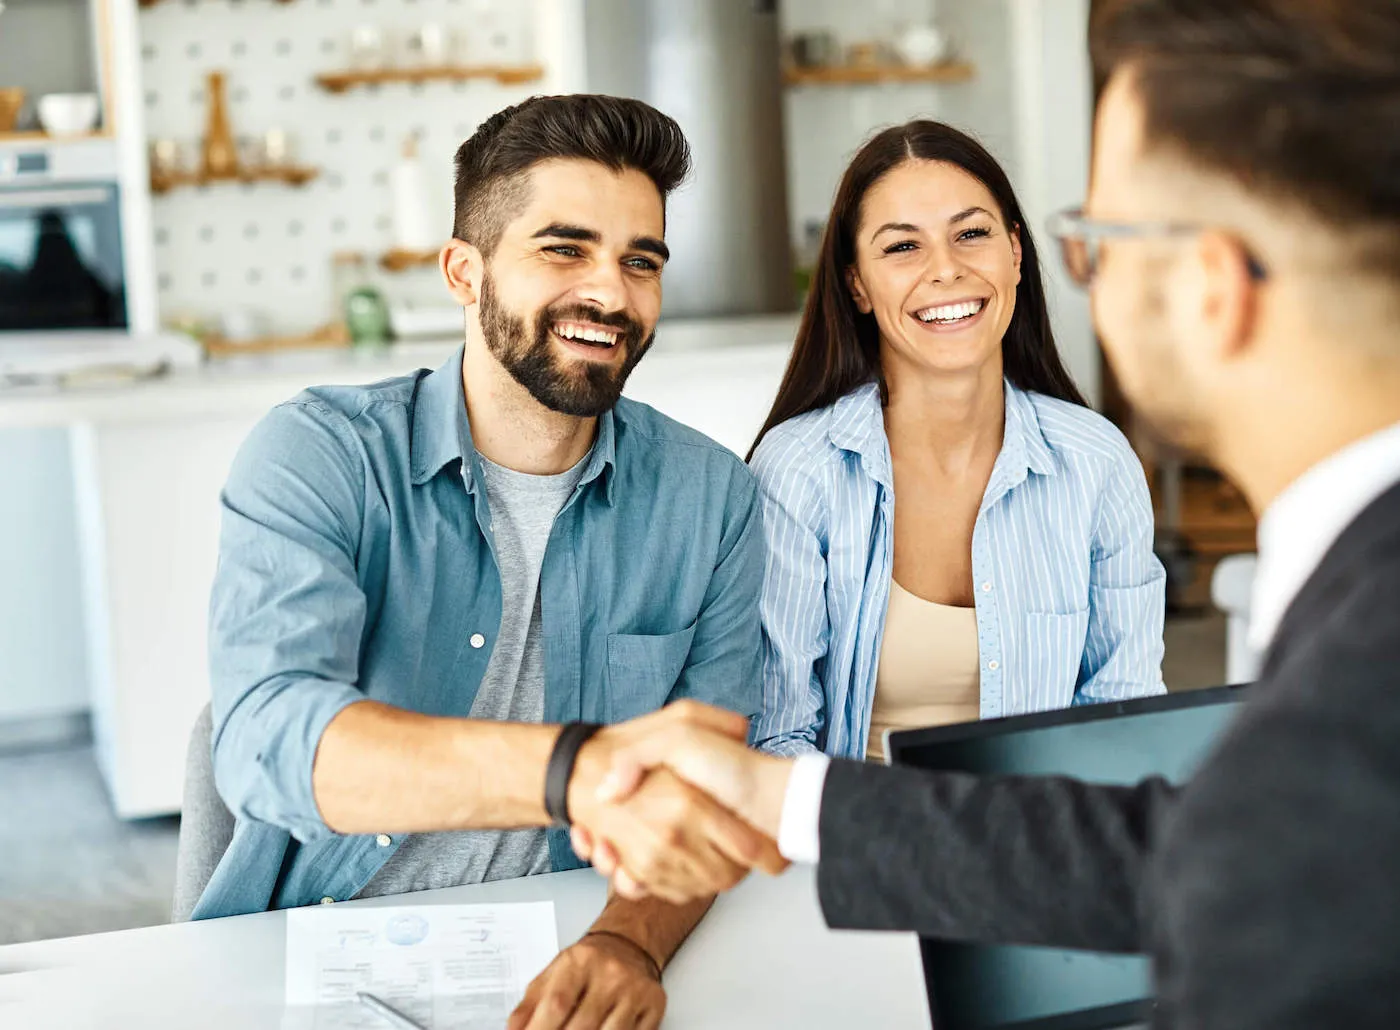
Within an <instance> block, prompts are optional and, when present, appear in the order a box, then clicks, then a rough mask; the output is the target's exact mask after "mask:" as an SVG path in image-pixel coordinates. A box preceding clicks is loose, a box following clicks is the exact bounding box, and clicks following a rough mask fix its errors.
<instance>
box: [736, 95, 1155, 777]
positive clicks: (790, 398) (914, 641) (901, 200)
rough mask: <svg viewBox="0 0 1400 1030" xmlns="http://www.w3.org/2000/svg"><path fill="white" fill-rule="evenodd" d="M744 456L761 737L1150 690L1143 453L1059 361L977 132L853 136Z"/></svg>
mask: <svg viewBox="0 0 1400 1030" xmlns="http://www.w3.org/2000/svg"><path fill="white" fill-rule="evenodd" d="M750 461H751V463H752V465H753V468H754V471H755V472H756V473H757V475H758V477H759V481H760V483H761V484H762V488H763V494H764V522H765V529H766V532H767V536H768V545H769V556H768V569H767V575H766V581H765V587H764V597H763V623H764V652H765V653H764V691H765V697H764V709H763V714H762V715H761V716H760V717H759V719H758V720H757V722H756V726H755V738H756V741H757V742H758V743H759V744H760V745H761V746H763V747H765V748H766V749H768V750H770V751H775V752H778V753H786V754H796V753H801V752H803V751H813V750H821V751H825V752H827V753H829V754H831V755H836V756H842V757H862V756H867V755H868V756H869V757H872V758H880V757H883V734H884V732H885V731H887V730H890V729H900V728H904V727H908V726H919V725H931V724H934V723H940V722H961V721H969V720H973V719H977V718H979V717H980V718H985V717H993V716H999V715H1012V714H1016V713H1020V712H1026V711H1034V710H1038V709H1046V708H1056V707H1062V706H1066V705H1070V704H1076V703H1082V702H1090V701H1099V700H1111V699H1120V698H1125V697H1134V696H1138V695H1142V694H1150V693H1157V692H1160V691H1161V690H1162V689H1163V687H1162V676H1161V660H1162V622H1163V615H1164V607H1165V597H1164V576H1163V572H1162V568H1161V565H1160V563H1159V562H1158V561H1157V559H1156V558H1155V556H1154V555H1153V553H1152V536H1153V524H1152V506H1151V501H1150V498H1149V495H1148V491H1147V485H1146V482H1145V479H1144V476H1143V472H1142V466H1141V465H1140V464H1139V462H1138V460H1137V458H1136V456H1135V455H1134V454H1133V451H1132V449H1131V448H1130V447H1129V446H1128V444H1127V441H1126V440H1124V438H1123V436H1122V434H1121V433H1119V432H1118V431H1117V430H1116V429H1115V428H1114V427H1113V426H1112V425H1110V424H1109V423H1108V421H1107V420H1105V419H1104V418H1103V417H1102V416H1100V415H1098V414H1096V413H1095V412H1093V411H1091V410H1090V409H1089V408H1088V407H1087V406H1085V403H1084V400H1083V398H1082V397H1081V396H1080V394H1079V391H1078V389H1076V387H1075V385H1074V382H1073V380H1072V379H1071V378H1070V376H1069V374H1068V373H1067V372H1066V371H1065V368H1064V366H1063V364H1062V363H1061V361H1060V356H1059V353H1058V352H1057V351H1056V349H1055V341H1054V338H1053V335H1052V333H1051V328H1050V319H1049V316H1048V313H1047V311H1046V305H1045V292H1044V288H1043V286H1042V283H1041V279H1040V265H1039V259H1038V256H1037V254H1036V249H1035V243H1034V240H1033V239H1032V237H1031V234H1030V232H1029V230H1028V229H1027V227H1026V225H1025V220H1024V218H1023V216H1022V214H1021V209H1020V205H1019V204H1018V203H1017V202H1016V197H1015V195H1014V193H1013V192H1012V189H1011V185H1010V183H1009V182H1008V181H1007V178H1006V174H1005V173H1004V172H1003V171H1002V169H1001V168H1000V167H999V166H998V164H997V163H996V161H995V159H994V158H992V156H991V155H990V154H988V153H987V151H986V150H985V149H984V148H983V147H982V146H981V145H980V144H978V143H977V142H976V141H975V140H973V139H972V138H970V137H969V136H966V135H964V134H963V133H961V132H958V131H957V130H956V129H953V128H951V127H949V126H947V125H943V124H941V123H938V122H932V121H914V122H910V123H908V124H906V125H901V126H897V127H894V128H891V129H886V130H885V131H883V132H881V133H879V134H878V135H876V136H875V137H874V138H872V139H871V140H870V141H869V142H868V143H867V144H866V145H865V146H864V147H863V148H862V149H861V150H860V152H859V153H858V154H857V155H856V157H855V159H854V160H853V162H852V163H851V166H850V167H849V168H848V169H847V170H846V173H845V175H844V177H843V178H842V181H841V185H840V187H839V189H838V191H837V194H836V200H835V204H834V207H833V210H832V213H831V217H830V219H829V221H828V224H827V230H826V235H825V238H824V240H823V241H822V249H821V256H820V259H819V262H818V266H817V269H816V271H815V274H814V276H813V281H812V290H811V294H810V296H809V298H808V301H807V308H806V311H805V313H804V315H803V319H802V324H801V328H800V329H799V331H798V336H797V342H796V345H795V347H794V350H793V355H792V359H791V362H790V363H789V365H788V369H787V374H786V376H785V377H784V380H783V384H782V386H781V388H780V389H779V393H778V398H777V401H776V402H775V404H774V406H773V410H772V412H771V414H770V415H769V416H768V420H767V423H766V424H765V425H764V427H763V431H762V432H761V433H760V434H759V438H758V440H757V441H756V443H755V445H754V450H753V452H752V453H751V455H750ZM896 493H898V496H899V504H898V506H896V504H895V495H896Z"/></svg>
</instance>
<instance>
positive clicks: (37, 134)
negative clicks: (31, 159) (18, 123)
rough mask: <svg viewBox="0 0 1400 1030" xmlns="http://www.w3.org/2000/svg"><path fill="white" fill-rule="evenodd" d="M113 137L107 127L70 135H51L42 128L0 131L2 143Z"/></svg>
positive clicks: (67, 141)
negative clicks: (23, 130) (22, 130)
mask: <svg viewBox="0 0 1400 1030" xmlns="http://www.w3.org/2000/svg"><path fill="white" fill-rule="evenodd" d="M111 138H112V134H111V133H110V132H108V131H107V130H106V129H97V130H95V131H93V132H80V133H76V134H73V135H69V136H50V135H49V134H48V133H47V132H44V131H43V130H41V129H32V130H28V131H25V132H0V143H77V142H80V141H82V140H89V139H111Z"/></svg>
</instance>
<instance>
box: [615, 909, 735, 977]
mask: <svg viewBox="0 0 1400 1030" xmlns="http://www.w3.org/2000/svg"><path fill="white" fill-rule="evenodd" d="M714 903H715V899H714V898H701V899H700V900H699V901H692V902H689V903H688V904H685V905H672V904H669V903H668V902H665V901H660V900H658V899H656V898H645V899H643V900H641V901H628V900H627V899H626V898H623V897H619V896H618V895H616V894H614V895H612V896H611V897H610V898H609V899H608V904H607V907H605V908H604V909H603V912H602V915H600V916H599V917H598V918H597V920H595V921H594V923H593V925H592V926H591V927H590V928H589V929H590V930H606V931H607V932H608V933H616V934H621V935H622V936H623V937H626V938H627V939H628V940H630V941H632V942H633V943H635V944H636V945H637V946H638V947H640V948H642V950H644V951H645V952H646V953H647V954H649V955H650V956H651V957H652V958H654V959H655V960H656V964H657V965H658V966H660V967H661V968H662V969H665V968H666V966H667V965H668V964H669V963H670V961H671V959H672V958H673V957H674V956H675V954H676V952H677V951H679V950H680V947H681V945H682V944H684V943H685V939H686V938H687V937H689V936H690V932H691V931H692V930H694V929H695V927H696V926H698V925H699V923H700V920H701V919H703V918H705V913H706V912H708V911H709V910H710V906H711V905H713V904H714Z"/></svg>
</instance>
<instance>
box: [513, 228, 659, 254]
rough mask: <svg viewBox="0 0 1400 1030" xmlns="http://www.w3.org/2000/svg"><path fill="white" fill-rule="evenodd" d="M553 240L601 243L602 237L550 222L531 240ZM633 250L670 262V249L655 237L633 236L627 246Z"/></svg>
mask: <svg viewBox="0 0 1400 1030" xmlns="http://www.w3.org/2000/svg"><path fill="white" fill-rule="evenodd" d="M545 238H553V239H556V240H577V241H578V242H580V243H602V242H603V236H602V234H601V233H599V232H598V230H597V229H589V228H587V227H586V226H582V225H569V224H567V223H565V222H551V223H550V224H549V225H546V226H545V227H544V228H543V229H540V230H538V231H537V232H535V233H534V235H533V236H532V237H531V239H536V240H538V239H545ZM629 245H630V246H631V248H632V249H633V250H642V251H646V252H647V253H648V254H655V255H656V256H657V257H659V258H660V259H661V260H662V261H669V260H671V248H670V247H668V246H666V244H665V242H663V241H662V240H659V239H657V238H656V237H655V236H634V237H633V238H632V242H631V243H630V244H629Z"/></svg>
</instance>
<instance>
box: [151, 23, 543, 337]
mask: <svg viewBox="0 0 1400 1030" xmlns="http://www.w3.org/2000/svg"><path fill="white" fill-rule="evenodd" d="M535 18H536V9H535V5H534V4H533V3H530V2H527V3H523V4H522V3H520V2H513V0H293V2H291V3H287V4H282V3H273V2H272V0H167V2H166V3H163V4H160V5H157V6H155V7H152V8H149V9H145V10H143V11H142V13H141V16H140V38H141V55H142V77H143V92H144V103H145V116H146V128H147V134H148V136H149V138H150V139H153V140H154V139H173V140H177V141H178V142H179V143H180V144H181V146H182V148H183V152H184V158H185V160H186V162H191V161H195V160H197V158H198V152H199V140H200V138H201V136H202V135H203V133H204V128H205V120H206V116H207V101H206V97H205V83H206V75H207V73H208V72H210V71H223V72H225V74H226V77H227V84H226V92H227V95H228V109H229V117H230V121H231V123H232V127H233V132H234V134H235V135H236V136H238V137H245V136H251V137H260V136H263V135H264V134H265V133H266V132H267V130H269V129H274V128H276V129H282V130H284V131H285V132H287V133H288V135H289V136H290V138H291V142H292V156H293V160H294V161H295V162H296V163H297V164H301V165H308V166H310V167H313V168H317V169H319V170H320V173H321V174H320V176H319V177H318V178H316V179H314V180H313V181H312V182H310V183H309V184H307V185H305V186H302V187H299V188H294V187H290V186H287V185H284V184H282V183H275V182H265V183H256V184H251V185H244V184H239V183H218V184H213V185H210V186H207V187H199V188H189V187H185V188H179V189H175V190H172V191H170V192H169V193H167V194H164V195H162V196H158V197H155V198H154V199H153V203H152V208H153V215H152V222H153V232H154V241H155V262H156V273H157V292H158V298H159V304H160V313H161V317H162V319H170V318H172V317H176V316H189V315H193V316H198V317H201V318H209V319H215V320H217V319H218V317H219V316H220V315H221V314H222V313H224V312H226V311H229V310H231V309H237V308H243V309H251V310H253V311H255V312H257V313H259V314H261V315H263V316H265V317H266V319H267V320H268V322H269V323H270V328H271V329H272V331H274V332H278V333H298V332H304V331H307V330H310V329H313V328H315V327H317V326H319V325H322V324H324V323H325V322H327V321H328V320H330V318H331V317H332V314H333V298H332V282H331V257H332V255H333V254H334V253H335V252H337V251H344V250H358V251H362V252H365V253H366V254H369V255H377V254H379V253H381V252H382V251H384V250H385V249H387V248H388V247H389V246H390V244H391V225H392V223H391V216H390V211H391V201H390V194H389V171H390V168H391V167H392V165H393V163H394V162H395V161H396V160H397V159H398V157H399V153H400V150H401V147H402V144H403V141H404V139H405V137H406V136H408V135H409V134H410V133H412V132H417V133H418V134H419V136H420V144H419V154H420V157H421V159H422V161H423V162H424V165H425V167H426V168H427V174H428V178H429V187H430V190H431V193H432V200H433V209H434V210H433V214H434V217H435V218H436V219H437V220H438V221H440V223H441V225H442V238H443V239H444V240H446V239H447V238H448V237H449V236H450V235H451V218H452V158H453V154H454V153H455V151H456V148H457V146H458V145H459V144H460V143H461V142H462V140H464V139H466V138H467V137H468V136H470V135H471V134H472V132H473V131H475V129H476V127H477V125H478V124H480V122H481V121H483V120H484V119H485V118H487V117H489V116H490V115H491V114H492V113H493V112H495V111H497V110H499V109H500V108H502V107H505V106H507V105H509V104H512V103H516V102H518V101H519V100H522V99H524V98H525V97H527V96H530V95H531V94H533V93H536V92H544V91H547V90H546V85H545V83H544V82H537V83H530V84H526V85H521V86H502V85H500V84H498V83H496V82H495V80H492V79H473V80H470V81H467V82H460V83H450V82H430V83H423V84H418V85H410V84H402V83H395V84H385V85H383V86H378V87H359V88H355V89H351V90H349V91H347V92H345V93H340V94H333V93H329V92H326V91H325V90H323V89H321V88H320V87H319V86H317V85H316V84H315V82H314V77H315V76H316V75H317V74H318V73H320V72H326V71H338V70H343V69H345V68H347V67H348V66H349V64H350V56H349V55H350V39H351V34H352V32H353V30H354V29H356V28H357V27H358V26H361V25H373V26H376V27H377V28H379V29H380V30H381V31H382V32H383V34H384V36H385V40H386V43H387V44H388V45H389V46H390V48H391V51H390V52H391V53H394V52H395V49H394V48H395V47H396V44H398V43H400V42H401V41H402V40H404V39H406V38H407V36H408V35H409V34H410V33H412V32H413V31H415V30H416V29H418V28H421V27H422V26H423V25H424V24H427V23H436V24H440V25H443V26H444V27H447V28H449V29H451V30H453V31H455V32H456V33H458V34H459V36H460V38H461V41H462V49H463V51H464V53H463V54H462V58H461V59H463V60H466V61H471V60H473V58H476V59H478V60H479V59H480V57H479V55H480V50H479V48H478V45H474V42H475V41H474V39H473V36H474V35H476V34H477V33H479V31H481V26H483V25H485V24H488V23H490V22H491V21H492V20H493V19H494V21H495V24H503V25H504V26H505V27H506V29H507V31H508V32H509V33H511V35H512V37H513V38H514V40H515V41H516V42H515V44H514V47H515V50H516V56H517V57H518V60H519V61H520V62H522V63H523V62H527V61H531V60H534V59H535V55H534V53H533V36H534V29H535ZM474 26H475V28H474ZM434 275H435V273H429V272H427V271H420V272H409V273H405V274H403V275H400V276H384V277H381V278H380V279H379V285H380V286H381V288H383V289H384V290H385V292H386V293H387V294H388V295H389V296H390V297H391V299H392V298H395V297H398V296H415V297H417V298H420V299H429V300H431V299H433V298H438V299H443V300H444V301H445V300H446V298H445V294H443V292H442V288H441V286H440V285H437V284H436V280H435V278H434Z"/></svg>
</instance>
